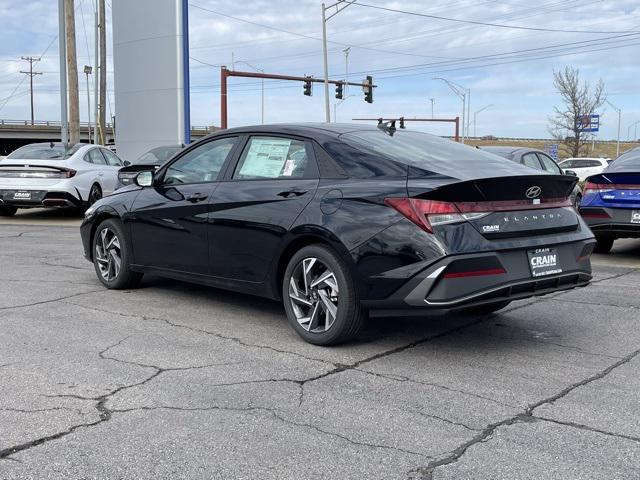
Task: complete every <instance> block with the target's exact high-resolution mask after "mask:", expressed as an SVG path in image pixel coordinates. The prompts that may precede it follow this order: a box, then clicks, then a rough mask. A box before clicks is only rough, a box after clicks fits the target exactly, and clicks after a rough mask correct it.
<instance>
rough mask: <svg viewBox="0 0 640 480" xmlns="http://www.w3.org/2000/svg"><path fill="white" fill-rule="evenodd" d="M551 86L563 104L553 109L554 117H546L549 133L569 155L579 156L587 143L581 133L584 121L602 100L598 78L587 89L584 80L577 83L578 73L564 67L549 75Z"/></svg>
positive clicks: (603, 98)
mask: <svg viewBox="0 0 640 480" xmlns="http://www.w3.org/2000/svg"><path fill="white" fill-rule="evenodd" d="M553 85H554V86H555V87H556V89H557V90H558V93H560V97H561V98H562V103H563V105H562V106H561V107H557V106H556V107H554V108H553V110H554V115H553V116H552V117H549V123H550V127H549V133H550V134H551V135H553V137H554V138H555V139H557V140H558V141H560V142H561V143H562V145H563V146H564V149H565V150H566V151H567V152H568V153H569V154H570V155H571V156H572V157H577V156H579V155H580V151H581V150H582V148H583V147H584V146H585V145H587V143H588V142H589V135H588V133H586V132H584V131H583V129H584V127H583V125H584V119H585V118H586V117H588V116H590V115H592V114H593V113H594V112H595V111H596V109H597V108H598V107H600V106H601V105H602V104H603V103H604V102H605V100H606V97H605V94H604V83H603V82H602V79H600V80H599V81H598V83H596V84H595V86H593V87H591V86H590V85H589V84H588V83H587V82H586V81H585V82H583V83H581V81H580V70H578V69H577V68H573V67H565V68H564V70H563V71H559V72H553Z"/></svg>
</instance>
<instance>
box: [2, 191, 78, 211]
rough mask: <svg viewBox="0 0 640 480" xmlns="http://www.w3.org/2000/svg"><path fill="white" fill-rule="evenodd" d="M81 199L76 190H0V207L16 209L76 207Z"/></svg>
mask: <svg viewBox="0 0 640 480" xmlns="http://www.w3.org/2000/svg"><path fill="white" fill-rule="evenodd" d="M81 204H82V197H81V196H80V192H78V190H77V189H75V188H73V189H66V190H63V189H55V190H53V189H52V190H47V189H17V188H11V189H8V188H0V205H10V206H13V207H18V208H35V207H78V206H80V205H81Z"/></svg>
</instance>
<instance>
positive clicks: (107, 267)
mask: <svg viewBox="0 0 640 480" xmlns="http://www.w3.org/2000/svg"><path fill="white" fill-rule="evenodd" d="M96 262H97V265H98V269H99V270H100V275H101V276H102V278H103V279H104V280H106V281H107V282H110V281H112V280H114V279H115V278H117V277H118V274H119V273H120V267H121V266H122V250H121V249H120V239H119V238H118V235H116V233H115V232H114V231H113V230H111V229H110V228H109V227H105V228H103V229H102V230H101V231H100V233H99V234H98V238H97V239H96Z"/></svg>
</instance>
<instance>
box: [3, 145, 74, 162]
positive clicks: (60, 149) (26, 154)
mask: <svg viewBox="0 0 640 480" xmlns="http://www.w3.org/2000/svg"><path fill="white" fill-rule="evenodd" d="M80 147H82V144H77V145H73V146H72V147H70V148H69V149H68V150H65V148H64V146H63V145H53V146H51V145H50V144H48V143H38V144H34V145H25V146H24V147H20V148H18V149H17V150H14V151H13V152H11V153H10V154H9V155H8V156H7V158H8V159H15V160H66V159H68V158H69V157H71V156H72V155H73V154H74V153H76V152H77V151H78V149H79V148H80Z"/></svg>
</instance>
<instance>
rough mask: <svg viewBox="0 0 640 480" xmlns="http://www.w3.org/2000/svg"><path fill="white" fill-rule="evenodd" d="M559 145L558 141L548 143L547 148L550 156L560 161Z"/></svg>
mask: <svg viewBox="0 0 640 480" xmlns="http://www.w3.org/2000/svg"><path fill="white" fill-rule="evenodd" d="M558 147H559V145H558V144H557V143H551V144H549V145H547V148H546V150H547V153H548V154H549V156H550V157H551V158H553V159H554V160H555V161H556V162H557V161H558Z"/></svg>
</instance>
